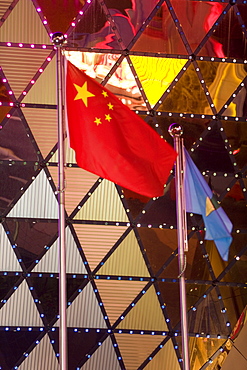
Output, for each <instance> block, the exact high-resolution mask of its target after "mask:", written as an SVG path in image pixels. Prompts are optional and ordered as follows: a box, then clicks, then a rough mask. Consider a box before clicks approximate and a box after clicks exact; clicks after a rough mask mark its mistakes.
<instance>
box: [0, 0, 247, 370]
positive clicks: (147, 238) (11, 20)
mask: <svg viewBox="0 0 247 370" xmlns="http://www.w3.org/2000/svg"><path fill="white" fill-rule="evenodd" d="M246 23H247V4H246V1H244V0H231V1H227V0H225V1H224V0H221V1H192V0H160V1H158V0H142V1H141V0H121V1H119V0H105V1H101V0H99V1H97V0H88V1H85V0H80V1H79V0H67V1H65V0H54V1H52V2H49V1H45V0H33V1H31V0H14V1H8V0H6V1H4V2H1V4H0V121H1V123H0V173H1V176H0V218H1V225H0V252H1V254H0V255H1V258H0V281H1V284H0V368H1V369H4V370H8V369H21V370H33V369H38V370H47V369H58V368H59V364H58V358H59V355H58V352H59V345H58V338H59V333H58V327H59V318H58V300H59V297H58V295H59V289H58V276H59V271H58V231H57V230H58V198H57V191H56V190H57V184H58V154H57V106H56V104H57V99H56V94H57V91H56V85H57V84H56V50H55V48H54V46H53V44H52V42H51V40H50V35H51V34H52V33H54V32H63V33H64V34H66V40H67V41H66V44H65V45H64V52H65V55H66V57H67V58H68V59H69V60H71V62H72V63H74V64H75V65H77V66H78V67H79V68H80V69H82V70H84V71H85V72H86V73H87V74H88V75H90V76H91V77H93V78H95V79H97V80H98V81H99V82H100V83H102V84H103V85H104V86H106V87H107V88H108V89H109V90H111V91H112V92H113V93H114V94H115V95H116V96H117V97H118V98H119V99H121V100H122V102H123V103H124V104H126V105H128V106H129V108H130V109H132V110H134V111H135V112H136V113H137V114H139V115H140V116H141V117H142V118H143V119H144V120H145V121H146V122H147V123H148V124H150V125H151V127H153V129H155V130H157V132H158V133H159V134H160V135H163V137H164V138H165V139H166V140H167V141H168V142H169V143H170V144H171V145H173V141H172V138H171V137H170V135H169V133H168V127H169V125H170V124H171V123H173V122H176V123H179V124H181V125H182V126H183V129H184V143H185V147H186V148H187V150H188V151H189V153H190V155H191V157H192V159H193V160H194V162H195V164H196V165H197V167H198V168H199V170H200V171H201V173H202V174H203V176H204V177H205V180H206V181H207V183H208V184H209V185H210V187H211V188H212V190H213V193H214V194H215V196H216V197H217V199H218V201H219V202H220V203H221V206H222V207H223V209H224V210H225V212H226V213H227V215H228V217H229V218H230V220H231V221H232V223H233V232H232V236H233V241H232V244H231V246H230V251H229V260H228V261H227V262H224V261H223V260H222V259H221V257H220V256H219V254H218V251H217V249H216V247H215V244H214V242H213V241H206V240H205V239H204V225H203V222H202V218H201V217H200V216H198V215H195V214H194V215H193V214H188V238H189V251H188V253H187V265H186V273H185V275H186V289H187V310H188V328H189V348H190V366H191V370H199V369H206V368H207V369H210V370H216V369H217V370H219V369H221V367H222V365H223V363H224V360H225V358H227V353H228V352H229V348H230V347H231V345H232V344H231V342H229V340H228V338H229V336H230V335H232V336H231V338H232V340H233V341H235V340H236V341H237V337H238V333H236V332H235V333H234V334H231V333H233V330H234V327H235V325H236V323H237V321H238V320H239V318H240V316H241V314H242V313H243V312H244V309H245V306H246V304H247V295H246V288H247V285H246V283H247V282H246V273H247V244H246V243H247V208H246V200H247V199H246V170H247V166H246V164H247V123H246V120H247V105H246V102H247V100H246V68H247V67H246V65H247V55H246V54H247V49H246V48H247V45H246V38H247V29H246ZM136 140H137V141H138V138H136ZM66 143H67V140H66ZM142 144H143V143H141V142H140V143H139V145H140V146H142ZM65 175H66V204H65V208H66V239H67V266H66V271H67V300H68V308H67V321H68V322H67V325H68V362H69V370H73V369H81V370H95V369H97V370H106V369H109V370H124V369H126V370H137V369H138V370H141V369H145V370H160V369H172V370H176V369H180V368H182V360H181V359H182V345H181V327H180V312H179V278H178V259H177V225H176V200H175V187H174V174H173V173H172V174H171V176H170V178H169V180H168V182H167V184H166V187H165V191H164V196H162V197H160V198H158V199H149V198H147V197H144V196H141V195H139V194H135V193H133V192H131V191H129V190H127V189H123V188H120V187H119V186H117V185H115V184H113V183H111V182H109V181H107V180H104V179H101V178H98V177H97V176H95V175H93V174H91V173H88V172H86V171H84V170H82V169H80V168H78V166H77V165H76V162H75V157H74V153H73V151H72V150H71V149H69V148H68V149H67V153H66V170H65ZM242 322H243V319H242ZM240 327H241V325H240ZM240 334H241V333H240ZM230 353H231V352H230ZM229 356H230V355H229ZM244 356H245V358H246V354H245V355H244ZM242 357H243V356H242ZM226 361H227V360H225V364H226ZM243 366H244V365H243ZM223 369H224V368H223ZM243 369H244V367H243Z"/></svg>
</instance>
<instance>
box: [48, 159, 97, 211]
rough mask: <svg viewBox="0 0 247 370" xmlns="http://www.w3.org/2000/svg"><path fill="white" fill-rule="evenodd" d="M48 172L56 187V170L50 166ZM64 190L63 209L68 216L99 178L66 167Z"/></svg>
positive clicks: (80, 170)
mask: <svg viewBox="0 0 247 370" xmlns="http://www.w3.org/2000/svg"><path fill="white" fill-rule="evenodd" d="M49 171H50V173H51V175H52V179H53V181H54V182H55V184H56V186H57V183H58V182H57V178H58V168H57V167H55V166H50V167H49ZM65 178H66V189H65V208H66V211H67V213H68V214H69V215H70V214H71V213H72V212H73V211H74V209H75V208H76V206H77V205H78V204H79V203H80V201H81V200H82V199H83V198H84V196H85V195H87V194H88V193H89V191H90V189H91V187H92V186H93V185H94V183H95V182H96V180H97V179H98V178H99V177H98V176H96V175H94V174H93V173H91V172H88V171H85V170H83V169H81V168H77V167H72V168H70V167H66V169H65Z"/></svg>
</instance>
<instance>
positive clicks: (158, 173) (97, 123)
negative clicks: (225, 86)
mask: <svg viewBox="0 0 247 370" xmlns="http://www.w3.org/2000/svg"><path fill="white" fill-rule="evenodd" d="M66 110H67V121H68V129H69V137H70V146H71V148H73V149H74V150H75V153H76V161H77V164H78V165H79V166H80V167H81V168H83V169H85V170H87V171H89V172H92V173H94V174H96V175H98V176H100V177H103V178H105V179H108V180H110V181H113V182H114V183H116V184H118V185H120V186H122V187H124V188H127V189H129V190H132V191H134V192H136V193H139V194H142V195H145V196H148V197H157V196H161V195H163V191H164V184H165V183H166V180H167V178H168V176H169V174H170V170H171V169H172V167H173V164H174V161H175V158H176V155H177V154H176V152H175V151H174V150H173V148H172V147H171V146H170V145H169V144H168V143H167V142H166V141H165V140H164V139H162V138H160V136H159V135H158V134H157V133H156V132H155V131H154V130H153V129H152V128H151V127H150V126H149V125H148V124H147V123H146V122H145V121H143V120H142V119H141V118H140V117H139V116H138V115H136V114H135V113H134V112H133V111H131V110H130V109H129V108H128V107H127V106H125V105H124V104H123V103H122V102H121V101H120V100H119V99H118V98H116V97H115V95H113V94H112V93H111V92H110V91H109V90H107V89H106V88H104V87H103V86H102V85H100V84H99V83H98V82H97V81H95V80H94V79H92V78H90V77H89V76H87V75H86V74H85V73H84V72H82V71H81V70H79V69H78V68H77V67H75V66H74V65H73V64H71V63H70V62H67V74H66Z"/></svg>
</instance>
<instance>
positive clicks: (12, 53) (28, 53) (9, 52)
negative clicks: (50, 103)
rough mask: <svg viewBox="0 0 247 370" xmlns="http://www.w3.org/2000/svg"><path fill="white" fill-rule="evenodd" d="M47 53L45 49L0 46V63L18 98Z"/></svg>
mask: <svg viewBox="0 0 247 370" xmlns="http://www.w3.org/2000/svg"><path fill="white" fill-rule="evenodd" d="M48 55H49V52H48V51H47V50H45V51H44V50H37V49H34V50H32V49H31V48H30V49H22V48H11V47H10V48H6V47H0V64H1V67H2V69H3V72H4V74H5V76H6V78H7V80H8V82H9V84H10V87H11V89H12V91H13V93H14V94H15V96H16V98H18V97H19V96H20V95H21V93H22V92H23V91H24V90H25V88H26V86H27V85H28V84H29V82H30V81H31V80H32V79H33V77H34V75H35V74H36V72H37V71H38V70H39V68H40V67H41V65H42V64H43V63H44V62H45V60H46V57H47V56H48Z"/></svg>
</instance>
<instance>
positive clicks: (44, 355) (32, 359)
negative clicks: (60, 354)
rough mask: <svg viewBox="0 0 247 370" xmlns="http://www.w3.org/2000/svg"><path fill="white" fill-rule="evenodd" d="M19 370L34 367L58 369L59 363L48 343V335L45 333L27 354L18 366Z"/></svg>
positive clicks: (36, 368)
mask: <svg viewBox="0 0 247 370" xmlns="http://www.w3.org/2000/svg"><path fill="white" fill-rule="evenodd" d="M18 369H20V370H27V369H35V370H47V369H52V370H58V369H59V364H58V360H57V357H56V354H55V352H54V350H53V348H52V345H51V343H50V339H49V336H48V335H45V336H44V337H43V338H42V340H41V341H40V343H38V344H37V346H36V347H35V348H34V349H33V351H32V352H31V353H30V354H29V355H28V356H27V359H26V360H25V361H23V362H22V363H21V365H20V366H19V367H18Z"/></svg>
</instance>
